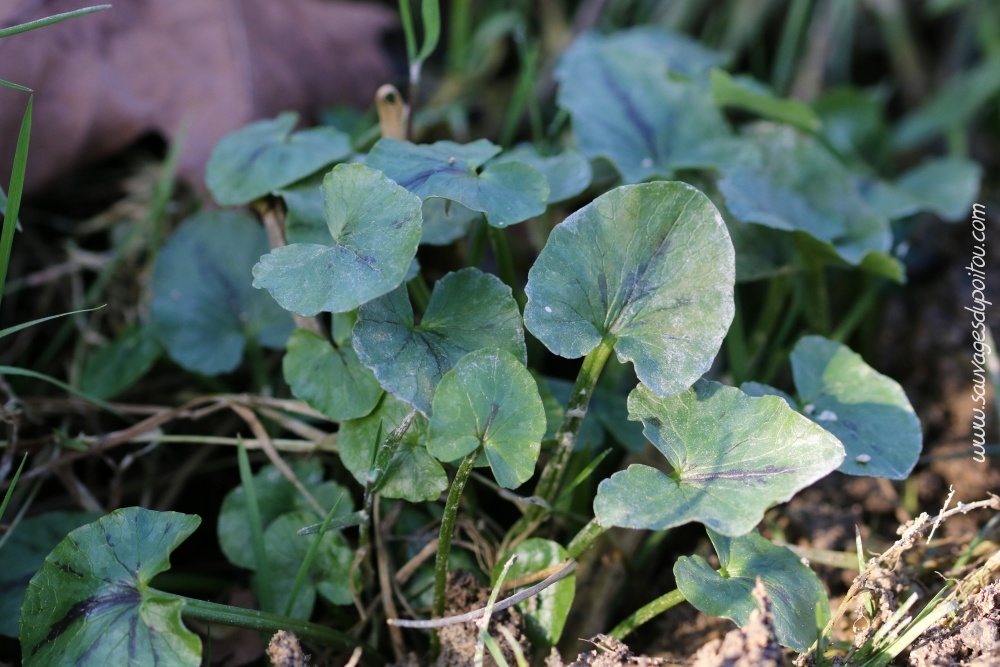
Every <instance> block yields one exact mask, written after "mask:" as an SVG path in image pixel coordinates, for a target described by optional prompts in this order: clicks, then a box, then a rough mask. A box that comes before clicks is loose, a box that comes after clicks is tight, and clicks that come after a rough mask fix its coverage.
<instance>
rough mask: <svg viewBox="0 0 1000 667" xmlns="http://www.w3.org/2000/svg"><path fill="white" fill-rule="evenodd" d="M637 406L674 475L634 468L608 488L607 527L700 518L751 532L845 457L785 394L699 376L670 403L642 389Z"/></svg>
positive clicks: (601, 490)
mask: <svg viewBox="0 0 1000 667" xmlns="http://www.w3.org/2000/svg"><path fill="white" fill-rule="evenodd" d="M628 407H629V414H630V417H631V418H632V419H639V420H642V423H643V426H644V431H643V432H644V433H645V434H646V437H647V438H648V439H649V440H650V442H652V443H653V445H655V446H656V448H657V449H659V450H660V452H661V453H662V454H663V455H664V456H665V457H666V458H667V460H668V461H669V462H670V465H671V466H673V472H671V473H670V474H669V475H667V474H664V473H662V472H660V471H659V470H656V469H655V468H651V467H649V466H644V465H631V466H629V467H628V469H627V470H623V471H621V472H617V473H615V474H614V475H612V476H611V477H610V478H609V479H606V480H604V481H603V482H601V484H600V486H599V487H598V489H597V498H596V499H595V500H594V514H595V516H596V517H597V520H598V522H599V523H600V524H601V525H602V526H621V527H624V528H648V529H651V530H660V529H663V528H670V527H673V526H680V525H682V524H685V523H689V522H691V521H700V522H701V523H703V524H705V525H706V526H708V527H709V528H711V529H712V530H715V531H717V532H720V533H722V534H723V535H732V536H737V535H743V534H745V533H747V532H749V531H750V530H752V529H753V527H754V526H756V525H757V523H758V522H760V520H761V519H763V518H764V512H765V510H767V508H769V507H770V506H771V505H774V504H776V503H780V502H784V501H786V500H789V499H790V498H791V497H792V496H793V495H795V494H796V493H797V492H798V491H800V490H801V489H804V488H805V487H807V486H809V485H810V484H812V483H813V482H815V481H816V480H818V479H820V478H822V477H825V476H826V475H827V474H829V473H831V472H833V471H834V470H836V469H837V466H839V465H840V463H841V462H842V461H843V460H844V447H843V445H841V444H840V441H838V440H837V439H836V438H835V437H833V436H832V435H831V434H830V433H828V432H827V431H825V430H824V429H822V428H819V427H818V426H816V424H814V423H812V422H810V421H809V420H808V419H806V418H804V417H803V416H802V415H800V414H797V413H796V412H795V411H794V410H792V409H791V408H790V407H789V406H788V404H787V403H785V401H784V400H782V399H781V398H779V397H777V396H763V397H761V398H753V397H750V396H747V395H746V394H744V393H743V392H741V391H740V390H739V389H736V388H735V387H726V386H724V385H721V384H719V383H717V382H709V381H707V380H699V381H698V382H696V383H695V385H694V387H692V388H691V389H689V390H688V391H685V392H683V393H681V394H677V395H675V396H671V397H670V398H661V397H659V396H657V395H656V394H654V393H653V392H652V391H650V390H649V389H648V388H647V387H645V386H643V385H641V384H640V385H639V386H638V387H636V388H635V389H634V390H633V391H632V393H631V394H629V401H628Z"/></svg>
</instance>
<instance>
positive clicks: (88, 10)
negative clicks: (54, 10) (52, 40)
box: [0, 5, 111, 39]
mask: <svg viewBox="0 0 1000 667" xmlns="http://www.w3.org/2000/svg"><path fill="white" fill-rule="evenodd" d="M110 8H111V5H96V6H94V7H84V8H83V9H77V10H75V11H72V12H65V13H63V14H55V15H53V16H47V17H45V18H44V19H38V20H37V21H29V22H28V23H22V24H21V25H14V26H11V27H9V28H4V29H2V30H0V39H2V38H4V37H10V36H11V35H16V34H18V33H22V32H28V31H29V30H34V29H36V28H44V27H45V26H47V25H52V24H53V23H59V22H60V21H65V20H66V19H71V18H75V17H77V16H83V15H84V14H93V13H94V12H99V11H101V10H102V9H110Z"/></svg>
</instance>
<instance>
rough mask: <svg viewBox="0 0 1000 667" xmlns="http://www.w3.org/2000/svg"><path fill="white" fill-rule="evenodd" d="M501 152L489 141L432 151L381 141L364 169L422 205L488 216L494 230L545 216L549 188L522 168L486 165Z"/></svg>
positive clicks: (427, 147) (445, 145)
mask: <svg viewBox="0 0 1000 667" xmlns="http://www.w3.org/2000/svg"><path fill="white" fill-rule="evenodd" d="M499 152H500V147H499V146H494V145H493V144H491V143H490V142H489V141H487V140H486V139H479V140H477V141H474V142H472V143H470V144H456V143H454V142H452V141H438V142H436V143H433V144H429V145H417V144H411V143H410V142H408V141H399V140H398V139H382V140H380V141H379V142H378V143H377V144H375V146H374V147H373V148H372V150H371V152H370V153H369V154H368V160H367V161H366V164H368V166H370V167H373V168H374V169H380V170H381V171H383V172H385V175H386V176H388V177H389V178H391V179H392V180H394V181H396V182H397V183H399V184H400V185H402V186H403V187H404V188H406V189H407V190H409V191H410V192H412V193H414V194H417V195H420V198H421V199H427V198H428V197H442V198H444V199H450V200H452V201H457V202H458V203H459V204H461V205H463V206H465V207H466V208H468V209H471V210H473V211H481V212H483V213H485V214H486V219H487V221H488V222H489V223H490V224H491V225H493V226H495V227H506V226H507V225H511V224H514V223H516V222H521V221H522V220H527V219H528V218H532V217H534V216H536V215H541V214H542V213H544V212H545V202H546V200H547V199H548V196H549V186H548V184H547V183H546V182H545V177H544V176H542V175H541V174H540V173H538V172H537V171H536V170H535V169H534V168H533V167H530V166H528V165H526V164H524V163H523V162H505V163H499V162H498V163H490V164H487V165H486V166H485V167H483V165H484V164H486V162H487V161H488V160H489V159H490V158H492V157H493V156H494V155H496V154H497V153H499Z"/></svg>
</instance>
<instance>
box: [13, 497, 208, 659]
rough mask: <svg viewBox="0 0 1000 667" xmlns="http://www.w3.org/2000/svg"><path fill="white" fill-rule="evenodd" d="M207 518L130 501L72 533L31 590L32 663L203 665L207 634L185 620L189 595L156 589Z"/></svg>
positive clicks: (28, 650)
mask: <svg viewBox="0 0 1000 667" xmlns="http://www.w3.org/2000/svg"><path fill="white" fill-rule="evenodd" d="M200 523H201V519H200V518H199V517H197V516H193V515H188V514H178V513H177V512H153V511H151V510H146V509H142V508H139V507H129V508H126V509H121V510H116V511H114V512H112V513H111V514H109V515H107V516H105V517H103V518H101V519H98V520H97V521H95V522H94V523H90V524H87V525H86V526H82V527H80V528H77V529H76V530H74V531H73V532H72V533H70V534H69V535H67V536H66V538H65V539H63V541H62V542H60V543H59V544H58V545H57V546H56V548H55V549H53V551H52V553H51V554H49V555H48V557H46V559H45V562H44V563H42V568H41V570H39V571H38V574H36V575H35V576H34V577H33V578H32V579H31V583H29V584H28V590H27V592H26V593H25V595H24V605H23V606H22V607H21V621H20V638H21V648H22V652H23V656H24V664H25V665H26V666H28V667H48V666H52V667H61V666H62V665H70V664H71V665H151V666H156V667H197V666H198V665H200V664H201V640H200V639H198V636H197V635H195V634H194V633H193V632H191V631H189V630H188V629H187V628H186V627H184V623H183V622H182V621H181V609H182V608H183V607H184V602H183V600H181V599H179V598H177V597H176V596H173V595H167V594H165V593H160V592H159V591H156V590H154V589H150V588H149V582H150V581H151V580H152V579H153V577H154V576H156V575H157V574H159V573H160V572H163V571H164V570H167V569H168V568H169V567H170V552H172V551H173V550H174V549H176V548H177V546H178V545H179V544H180V543H181V542H183V541H184V540H185V539H187V537H188V536H189V535H190V534H191V533H193V532H194V530H195V528H197V527H198V524H200Z"/></svg>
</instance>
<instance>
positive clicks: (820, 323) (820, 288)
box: [804, 262, 830, 336]
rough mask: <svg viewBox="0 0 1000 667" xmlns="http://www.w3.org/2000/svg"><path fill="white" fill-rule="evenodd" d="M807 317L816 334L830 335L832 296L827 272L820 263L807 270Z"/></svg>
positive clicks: (811, 265)
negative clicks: (827, 281)
mask: <svg viewBox="0 0 1000 667" xmlns="http://www.w3.org/2000/svg"><path fill="white" fill-rule="evenodd" d="M804 273H805V286H806V291H807V293H808V295H809V298H808V299H806V317H807V319H808V320H809V327H810V328H811V329H812V330H813V332H814V333H818V334H820V335H821V336H826V335H828V334H829V333H830V295H829V293H828V291H827V289H826V271H825V267H824V266H823V265H822V264H820V263H818V262H817V263H814V264H810V266H809V267H808V268H807V269H806V270H805V272H804Z"/></svg>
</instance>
